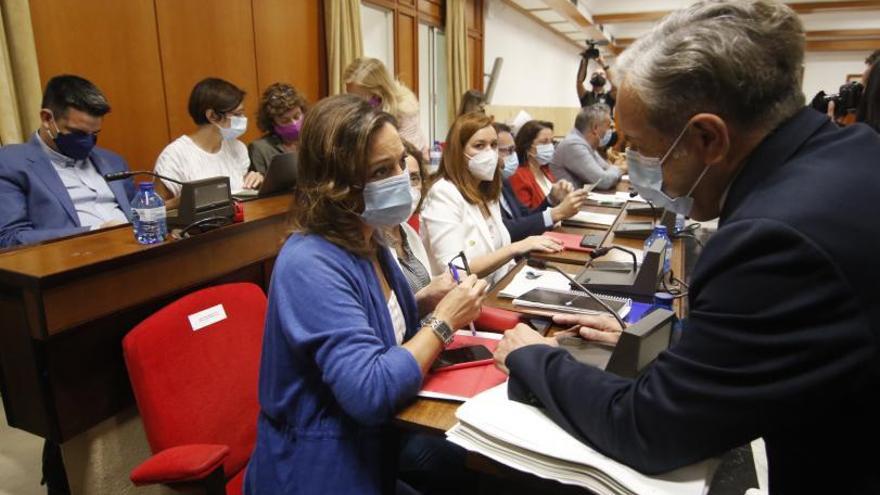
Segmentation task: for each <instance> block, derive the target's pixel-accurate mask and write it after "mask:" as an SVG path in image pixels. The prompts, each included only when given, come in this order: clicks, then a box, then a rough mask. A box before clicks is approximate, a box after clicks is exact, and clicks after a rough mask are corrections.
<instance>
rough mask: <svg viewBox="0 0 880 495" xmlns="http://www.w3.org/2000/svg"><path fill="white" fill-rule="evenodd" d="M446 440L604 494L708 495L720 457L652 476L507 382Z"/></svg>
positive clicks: (469, 411) (473, 405)
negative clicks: (524, 399) (510, 389)
mask: <svg viewBox="0 0 880 495" xmlns="http://www.w3.org/2000/svg"><path fill="white" fill-rule="evenodd" d="M455 415H456V417H457V418H458V420H459V422H458V423H457V424H456V425H455V426H453V427H452V428H451V429H450V430H449V431H447V432H446V437H447V439H448V440H449V441H451V442H452V443H455V444H457V445H459V446H461V447H463V448H465V449H467V450H471V451H474V452H478V453H480V454H482V455H484V456H486V457H489V458H491V459H494V460H495V461H498V462H500V463H502V464H505V465H507V466H510V467H512V468H514V469H518V470H520V471H524V472H527V473H531V474H534V475H536V476H539V477H541V478H546V479H552V480H556V481H559V482H560V483H564V484H567V485H575V486H581V487H584V488H587V489H590V490H592V491H594V492H596V493H598V494H603V495H604V494H608V495H617V494H627V495H629V494H647V493H650V494H657V495H667V494H668V495H673V494H674V495H702V494H703V493H705V491H706V490H707V489H708V486H709V482H710V481H711V478H712V474H713V473H714V471H715V468H716V467H717V466H718V461H717V460H715V459H712V460H708V461H703V462H700V463H697V464H693V465H691V466H687V467H684V468H680V469H676V470H675V471H671V472H669V473H666V474H663V475H660V476H647V475H644V474H642V473H639V472H638V471H636V470H634V469H632V468H629V467H627V466H625V465H623V464H621V463H619V462H617V461H615V460H613V459H611V458H608V457H606V456H604V455H602V454H600V453H599V452H597V451H596V450H595V449H593V448H592V447H590V446H588V445H586V444H584V443H581V442H580V441H579V440H577V439H576V438H574V437H572V436H571V435H569V434H568V433H567V432H566V431H565V430H563V429H562V428H560V427H559V426H558V425H556V424H555V423H554V422H553V421H552V420H550V418H548V417H547V415H546V414H544V412H543V411H542V410H540V409H538V408H535V407H532V406H528V405H525V404H522V403H519V402H515V401H512V400H509V399H508V398H507V383H506V382H505V383H503V384H501V385H499V386H497V387H494V388H491V389H489V390H487V391H485V392H483V393H480V394H478V395H477V396H475V397H474V398H473V399H471V400H469V401H467V402H465V403H464V404H463V405H462V406H461V407H459V408H458V410H457V411H456V413H455Z"/></svg>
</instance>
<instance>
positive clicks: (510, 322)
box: [474, 306, 520, 333]
mask: <svg viewBox="0 0 880 495" xmlns="http://www.w3.org/2000/svg"><path fill="white" fill-rule="evenodd" d="M519 317H520V313H517V312H515V311H508V310H506V309H501V308H492V307H489V306H483V307H482V308H481V309H480V316H479V318H477V319H476V320H474V326H475V327H477V330H479V331H481V332H496V333H504V332H506V331H508V330H510V329H511V328H513V327H515V326H516V324H517V323H520V319H519Z"/></svg>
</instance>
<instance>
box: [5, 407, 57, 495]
mask: <svg viewBox="0 0 880 495" xmlns="http://www.w3.org/2000/svg"><path fill="white" fill-rule="evenodd" d="M42 449H43V439H42V438H40V437H38V436H36V435H31V434H30V433H26V432H24V431H22V430H16V429H13V428H10V427H9V425H7V424H6V413H5V412H4V411H3V403H2V402H0V495H37V494H41V495H42V494H45V493H46V488H45V487H42V486H40V455H41V452H42Z"/></svg>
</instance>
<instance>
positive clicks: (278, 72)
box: [30, 0, 327, 170]
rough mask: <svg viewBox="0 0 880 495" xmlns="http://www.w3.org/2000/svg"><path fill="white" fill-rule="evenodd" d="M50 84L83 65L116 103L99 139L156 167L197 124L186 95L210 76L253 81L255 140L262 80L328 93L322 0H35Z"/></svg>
mask: <svg viewBox="0 0 880 495" xmlns="http://www.w3.org/2000/svg"><path fill="white" fill-rule="evenodd" d="M30 8H31V17H32V21H33V27H34V37H35V41H36V46H37V60H38V63H39V66H40V78H41V80H42V82H43V84H45V83H46V81H48V79H49V78H51V77H52V76H54V75H57V74H65V73H69V74H77V75H80V76H83V77H85V78H87V79H89V80H91V81H92V82H94V83H95V84H97V85H98V87H100V88H101V89H102V90H103V91H104V92H105V93H106V95H107V97H108V99H109V100H110V104H111V105H112V107H113V111H112V112H111V113H110V114H109V115H108V116H107V118H106V119H105V122H104V129H103V130H102V132H101V136H100V139H99V144H100V145H101V146H103V147H106V148H108V149H111V150H113V151H116V152H117V153H119V154H121V155H122V156H123V157H125V158H126V160H128V162H129V166H130V167H131V168H132V169H147V170H150V169H152V168H153V165H154V163H155V160H156V157H157V156H158V154H159V152H161V151H162V148H164V147H165V145H166V144H168V143H169V142H170V141H172V140H173V139H176V138H177V137H178V136H180V135H181V134H184V133H187V132H190V131H191V130H192V129H193V128H194V125H193V123H192V120H191V119H190V117H189V114H188V113H187V109H186V104H187V100H188V99H189V93H190V91H191V90H192V87H193V85H194V84H195V83H196V82H197V81H199V80H200V79H202V78H204V77H209V76H216V77H222V78H224V79H227V80H229V81H231V82H233V83H235V84H236V85H238V86H240V87H241V88H243V89H244V90H245V91H247V93H248V95H247V97H246V100H245V107H246V111H247V113H248V115H249V117H250V121H249V123H248V133H247V134H245V136H244V137H243V138H242V139H243V140H244V141H245V142H248V141H250V140H251V139H254V138H256V137H258V135H259V131H258V130H257V128H256V119H255V118H254V114H255V112H256V110H257V102H258V100H259V95H260V93H261V92H262V90H263V89H264V88H265V87H266V86H268V85H269V84H271V83H273V82H277V81H284V82H289V83H291V84H293V85H294V86H296V87H297V88H298V89H299V90H300V91H302V92H303V93H304V95H305V96H306V98H307V99H308V100H309V101H310V102H315V101H317V100H318V99H319V98H322V97H324V96H326V94H327V68H326V55H325V54H326V50H325V48H324V32H323V25H324V23H323V9H322V8H321V2H319V1H318V0H38V1H32V2H30Z"/></svg>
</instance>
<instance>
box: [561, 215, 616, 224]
mask: <svg viewBox="0 0 880 495" xmlns="http://www.w3.org/2000/svg"><path fill="white" fill-rule="evenodd" d="M616 218H617V215H615V214H613V213H593V212H592V211H579V212H577V213H575V214H574V216H573V217H571V218H567V219H565V220H563V221H562V223H564V224H565V223H571V224H575V225H601V226H605V227H608V226H611V225H614V220H615V219H616Z"/></svg>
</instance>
